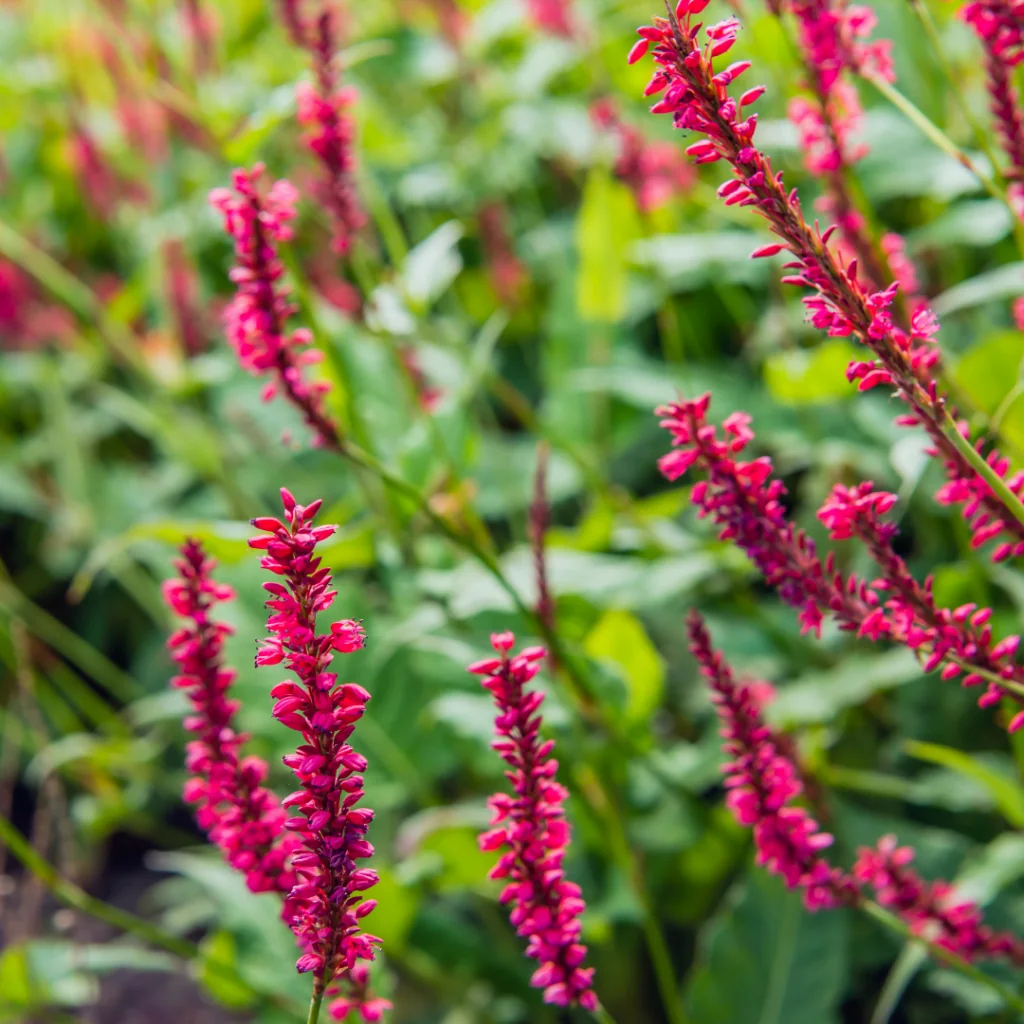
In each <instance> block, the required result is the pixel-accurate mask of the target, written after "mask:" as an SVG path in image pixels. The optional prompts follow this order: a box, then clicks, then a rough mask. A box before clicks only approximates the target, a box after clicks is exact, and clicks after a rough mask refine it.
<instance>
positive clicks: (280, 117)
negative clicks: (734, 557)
mask: <svg viewBox="0 0 1024 1024" xmlns="http://www.w3.org/2000/svg"><path fill="white" fill-rule="evenodd" d="M294 117H295V88H294V87H293V86H292V85H290V84H289V85H282V86H279V87H278V88H277V89H274V90H273V91H272V92H270V93H268V94H267V96H266V97H265V98H264V100H263V103H262V104H261V105H260V106H258V107H257V108H256V109H255V110H254V111H253V112H252V113H251V114H250V115H249V117H248V118H247V120H246V122H245V124H244V125H243V126H242V128H241V130H240V131H238V132H237V133H236V134H235V135H234V137H233V138H231V139H229V140H228V141H227V142H226V143H225V144H224V159H225V160H227V162H228V163H229V164H249V163H251V162H252V160H253V157H254V156H255V154H256V153H258V152H259V151H260V150H261V149H262V147H263V146H264V145H265V144H266V140H267V137H268V136H269V135H270V134H271V133H272V132H273V131H274V130H275V129H276V128H277V127H278V125H281V124H283V123H284V122H285V121H291V120H292V119H293V118H294Z"/></svg>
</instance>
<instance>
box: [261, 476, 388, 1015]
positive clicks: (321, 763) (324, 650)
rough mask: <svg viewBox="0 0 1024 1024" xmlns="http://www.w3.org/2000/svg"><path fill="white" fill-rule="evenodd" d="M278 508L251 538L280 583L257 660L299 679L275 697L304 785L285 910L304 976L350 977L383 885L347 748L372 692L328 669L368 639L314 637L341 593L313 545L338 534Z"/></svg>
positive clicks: (365, 947)
mask: <svg viewBox="0 0 1024 1024" xmlns="http://www.w3.org/2000/svg"><path fill="white" fill-rule="evenodd" d="M281 503H282V507H283V508H284V520H285V521H284V522H281V521H279V520H277V519H273V518H270V517H266V518H260V519H257V520H254V524H255V525H257V528H259V529H262V530H264V531H265V532H264V533H262V534H261V535H260V536H259V537H256V538H254V539H253V540H252V541H250V544H251V545H252V546H253V547H254V548H256V549H258V550H261V551H263V552H264V555H263V557H262V559H261V562H260V564H261V565H262V566H263V568H265V569H267V570H268V571H269V572H272V573H274V575H275V576H276V577H278V579H277V580H274V581H272V582H269V583H266V584H264V587H265V589H266V590H267V592H268V593H269V594H270V600H268V601H267V608H268V609H270V613H271V614H270V617H269V619H268V620H267V629H268V631H269V633H270V637H268V638H267V639H266V640H265V641H263V643H262V645H261V647H260V652H259V654H257V663H259V664H269V665H273V664H279V663H283V664H284V665H285V666H286V667H287V668H288V670H289V671H290V672H291V673H292V674H293V675H294V677H295V681H291V680H288V681H285V682H282V683H279V684H278V685H277V686H275V687H274V688H273V689H272V690H271V696H272V697H273V698H274V700H275V702H276V703H275V704H274V707H273V712H272V713H273V716H274V717H275V718H276V719H277V720H278V721H279V722H280V723H281V724H282V725H285V726H287V727H288V728H289V729H294V730H295V731H296V732H299V733H301V735H302V743H301V744H300V745H299V747H298V749H297V750H296V752H295V753H294V754H289V755H287V756H286V757H285V758H284V763H285V765H287V767H289V768H291V770H292V771H293V772H294V774H295V777H296V779H297V780H298V783H299V788H298V789H297V790H296V791H295V792H294V793H292V794H291V795H290V796H289V797H287V798H286V799H285V801H284V806H286V807H287V808H288V809H289V810H290V811H291V812H292V817H290V818H288V819H287V821H286V822H285V827H286V828H287V829H288V830H290V831H291V832H292V833H294V834H295V836H296V838H297V840H298V841H299V842H300V843H301V852H300V853H299V854H297V855H296V857H295V858H294V864H295V871H296V874H297V876H298V881H297V883H296V885H295V886H294V888H293V889H292V890H291V892H290V893H289V895H288V900H287V907H288V913H289V923H290V926H291V928H292V930H293V931H294V932H295V935H296V937H297V939H298V942H299V946H300V948H301V949H302V955H301V956H300V958H299V960H298V962H297V964H296V967H297V969H298V970H299V971H312V972H314V973H315V974H316V975H317V977H318V978H319V979H321V981H323V982H325V983H326V982H329V981H331V979H335V978H338V977H339V976H340V977H342V978H344V977H346V976H347V975H348V974H350V973H351V972H352V970H353V969H354V968H355V967H356V966H357V964H358V961H360V960H372V959H373V958H374V955H375V947H376V946H377V945H379V943H380V940H379V939H378V938H377V937H376V936H373V935H369V934H367V933H365V932H364V931H363V929H362V924H361V922H362V920H363V919H364V918H365V917H366V915H367V914H369V913H371V912H372V911H373V909H374V907H375V906H376V903H375V902H374V901H373V900H365V899H364V898H363V895H362V894H363V893H364V892H365V891H366V890H368V889H370V888H372V887H373V886H374V885H376V883H377V880H378V879H377V874H376V872H374V871H373V870H372V869H369V868H360V867H358V861H360V860H364V859H366V858H368V857H370V856H371V855H372V854H373V846H372V845H371V844H370V842H369V841H368V840H367V839H366V835H367V831H368V829H369V826H370V823H371V821H372V820H373V811H372V810H370V809H368V808H365V807H359V806H357V805H358V804H359V802H360V801H361V800H362V798H363V796H364V791H363V776H362V774H361V773H362V772H363V771H364V770H365V769H366V758H365V757H363V755H362V754H360V753H358V752H357V751H355V750H354V749H353V748H352V746H351V745H350V744H349V742H348V741H349V738H350V737H351V735H352V733H353V731H354V729H355V726H356V723H357V722H358V721H359V720H360V719H361V718H362V716H363V714H364V713H365V711H366V703H367V701H368V700H369V699H370V694H369V693H367V691H366V690H364V689H363V688H362V687H361V686H358V685H356V684H355V683H343V684H339V683H338V676H337V673H335V672H332V671H330V666H331V663H332V661H333V659H334V656H335V653H336V652H342V653H345V652H350V651H355V650H358V649H359V648H360V647H361V646H362V645H363V641H364V637H365V633H364V631H363V628H362V625H361V624H360V623H358V622H355V621H354V620H351V619H344V620H341V621H338V622H335V623H333V624H332V625H331V627H330V629H329V631H328V632H327V633H318V632H317V615H318V613H320V612H323V611H326V610H327V609H328V608H329V607H330V606H331V604H333V602H334V599H335V597H336V596H337V592H336V591H335V590H333V589H331V573H330V570H329V569H328V568H327V567H325V566H323V565H322V564H321V559H320V557H319V556H318V555H317V553H316V547H317V544H319V543H320V542H321V541H323V540H325V539H326V538H327V537H329V536H330V535H331V533H332V532H333V530H334V527H332V526H316V525H314V522H313V520H314V518H315V516H316V514H317V512H318V511H319V509H320V506H321V502H320V501H319V500H317V501H314V502H312V503H311V504H309V505H301V504H299V503H298V502H297V501H296V500H295V498H294V496H293V495H292V494H291V493H290V492H289V491H287V490H284V489H282V491H281ZM278 580H280V582H278ZM371 1012H372V1011H371Z"/></svg>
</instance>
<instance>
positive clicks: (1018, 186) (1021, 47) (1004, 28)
mask: <svg viewBox="0 0 1024 1024" xmlns="http://www.w3.org/2000/svg"><path fill="white" fill-rule="evenodd" d="M960 17H961V18H962V19H963V20H964V21H965V22H967V24H969V25H970V26H971V27H972V28H973V29H974V31H975V32H976V33H977V34H978V38H979V39H980V40H981V45H982V48H983V50H984V51H985V78H986V82H987V85H988V93H989V107H990V109H991V111H992V120H993V122H994V124H995V127H996V134H997V135H998V136H999V143H1000V145H1001V146H1002V148H1003V152H1004V153H1005V154H1006V156H1007V158H1008V159H1009V162H1010V166H1009V168H1008V169H1007V170H1006V172H1005V173H1006V177H1007V178H1008V179H1010V186H1009V189H1008V193H1009V198H1010V203H1011V205H1012V206H1013V209H1014V212H1015V213H1016V214H1017V216H1018V217H1019V218H1021V219H1024V116H1022V114H1021V109H1020V97H1019V95H1018V93H1017V89H1016V87H1015V86H1014V84H1013V69H1014V68H1015V67H1016V66H1017V65H1018V64H1020V62H1021V61H1022V60H1024V3H1022V2H1021V0H972V2H971V3H967V4H964V6H963V7H961V8H960Z"/></svg>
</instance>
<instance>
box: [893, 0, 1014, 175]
mask: <svg viewBox="0 0 1024 1024" xmlns="http://www.w3.org/2000/svg"><path fill="white" fill-rule="evenodd" d="M907 3H908V4H909V5H910V9H911V11H913V12H914V15H915V16H916V17H917V20H918V21H920V22H921V27H922V28H923V29H924V34H925V35H926V36H927V37H928V42H929V43H930V44H931V48H932V52H933V53H934V54H935V60H936V62H937V63H938V65H939V68H940V69H941V70H942V74H943V76H944V77H945V79H946V87H947V88H948V89H949V91H950V92H951V93H952V94H953V98H954V99H955V100H956V103H957V106H958V107H959V108H960V112H961V113H962V114H963V115H964V120H965V121H966V122H967V124H968V126H969V127H970V129H971V132H972V134H973V135H974V141H975V142H976V143H977V146H978V148H979V149H980V150H981V151H982V152H983V153H984V154H985V156H987V157H988V159H989V162H990V163H991V164H992V166H993V168H998V167H999V160H998V158H997V157H996V152H995V150H994V149H993V148H992V145H991V143H990V142H989V136H988V133H987V132H986V131H985V129H984V128H983V127H982V125H981V122H980V121H979V120H978V119H977V118H976V117H975V116H974V111H973V110H971V105H970V103H968V102H967V97H966V96H965V95H964V91H963V89H961V88H960V83H959V81H958V80H957V75H956V72H955V71H954V69H953V65H952V63H951V62H950V59H949V55H948V54H947V53H946V48H945V47H944V46H943V45H942V38H941V37H940V36H939V30H938V27H937V26H936V24H935V19H934V18H933V17H932V14H931V11H929V10H928V7H927V5H926V4H925V3H924V0H907Z"/></svg>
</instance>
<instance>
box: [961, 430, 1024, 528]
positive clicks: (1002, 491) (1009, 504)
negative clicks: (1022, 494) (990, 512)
mask: <svg viewBox="0 0 1024 1024" xmlns="http://www.w3.org/2000/svg"><path fill="white" fill-rule="evenodd" d="M944 427H945V434H946V437H947V438H948V439H949V441H950V442H951V443H952V444H953V445H954V446H955V447H956V449H957V450H958V451H959V452H960V454H961V455H963V457H964V458H965V459H966V460H967V461H968V462H969V463H970V464H971V466H972V468H973V469H974V470H975V472H976V473H977V474H978V475H979V476H980V477H981V478H982V479H983V480H984V481H985V482H986V483H987V484H988V485H989V487H991V488H992V491H993V492H994V493H995V494H996V495H998V497H999V500H1000V501H1001V502H1002V503H1003V505H1004V506H1005V507H1006V509H1007V510H1008V511H1010V512H1011V513H1012V514H1013V517H1014V518H1015V519H1016V520H1017V522H1019V523H1020V524H1021V525H1024V503H1022V502H1021V500H1020V498H1018V497H1017V495H1015V494H1014V493H1013V491H1011V490H1010V488H1009V487H1008V486H1007V485H1006V481H1005V480H1004V479H1003V478H1002V477H1000V476H999V474H998V473H995V472H993V470H992V467H991V466H990V465H989V464H988V463H987V462H986V461H985V459H984V458H983V457H982V456H981V455H980V454H979V453H978V451H977V449H976V448H975V447H974V445H972V444H971V442H970V441H968V440H967V438H966V437H964V436H963V434H961V433H960V431H959V430H957V428H956V423H955V422H954V421H953V417H952V416H951V415H950V414H949V412H948V411H947V412H946V416H945V423H944Z"/></svg>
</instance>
